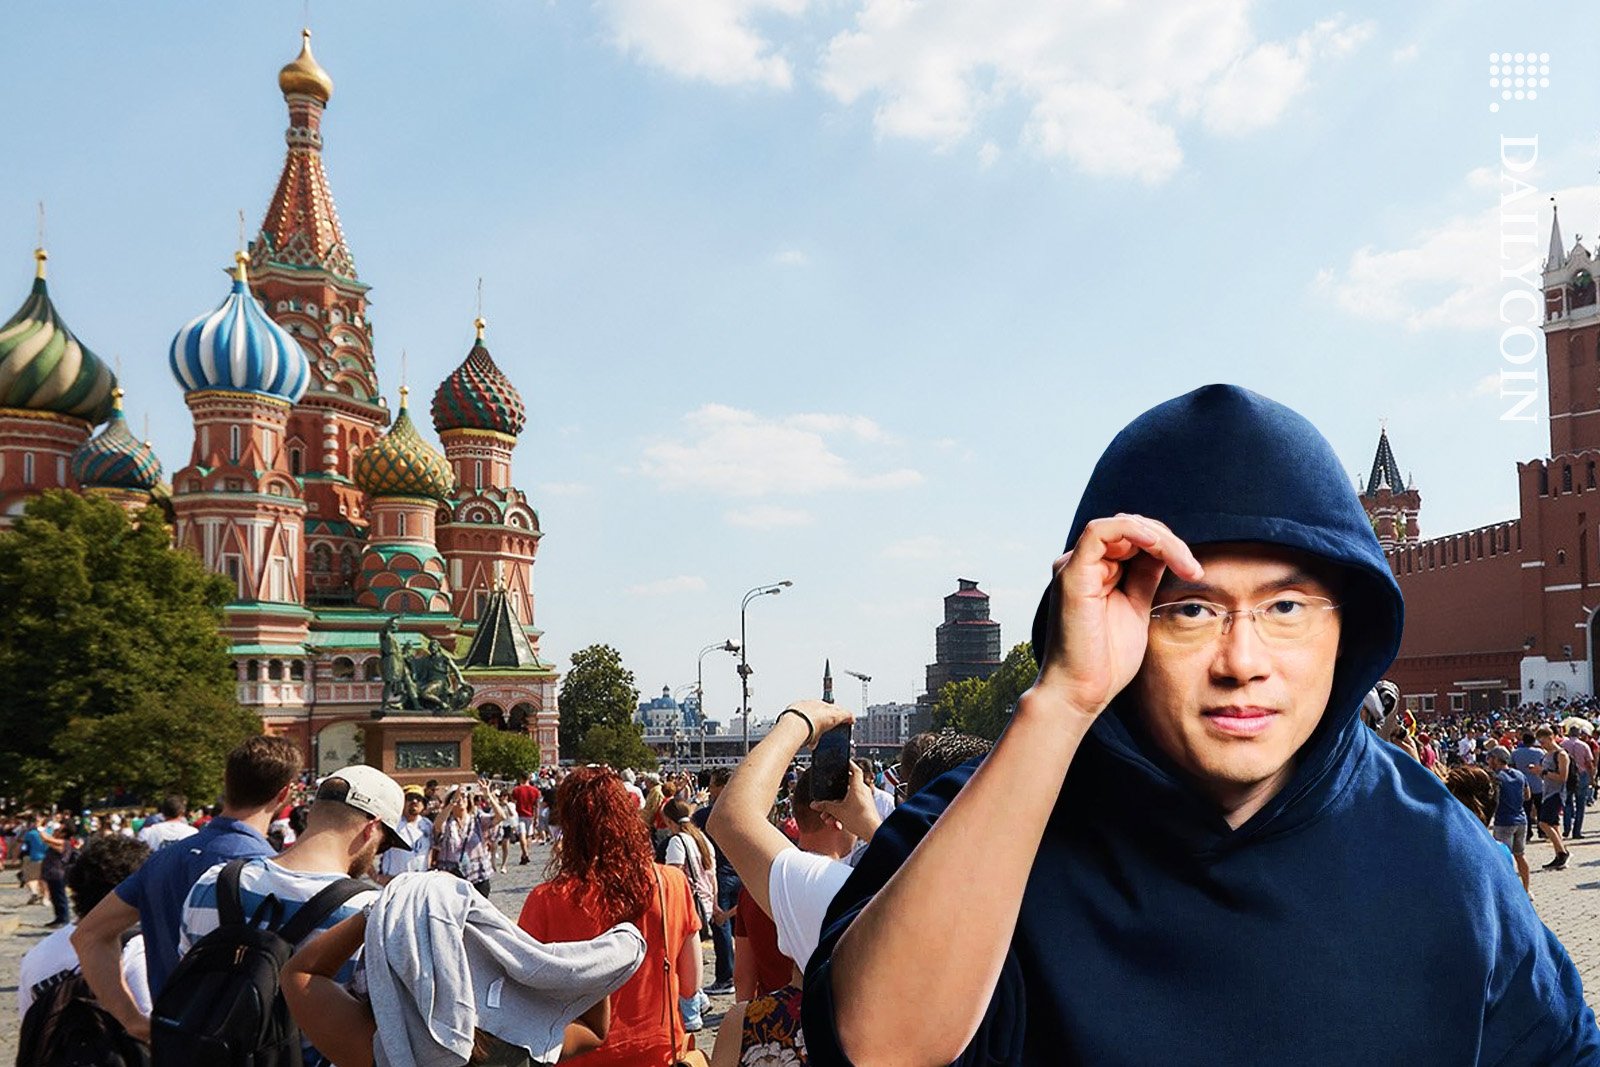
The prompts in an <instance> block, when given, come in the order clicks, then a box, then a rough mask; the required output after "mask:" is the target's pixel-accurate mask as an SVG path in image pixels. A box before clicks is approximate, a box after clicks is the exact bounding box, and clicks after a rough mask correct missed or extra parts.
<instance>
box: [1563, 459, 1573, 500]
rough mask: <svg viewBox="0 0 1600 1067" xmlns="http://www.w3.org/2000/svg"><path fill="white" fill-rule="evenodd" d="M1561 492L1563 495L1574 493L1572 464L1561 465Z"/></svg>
mask: <svg viewBox="0 0 1600 1067" xmlns="http://www.w3.org/2000/svg"><path fill="white" fill-rule="evenodd" d="M1561 491H1562V492H1563V493H1570V492H1572V464H1570V463H1564V464H1562V465H1561Z"/></svg>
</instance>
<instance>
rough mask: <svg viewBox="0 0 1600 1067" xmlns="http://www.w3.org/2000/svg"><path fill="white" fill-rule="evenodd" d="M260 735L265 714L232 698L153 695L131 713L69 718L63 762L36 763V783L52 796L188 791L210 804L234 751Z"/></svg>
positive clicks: (58, 740) (195, 693) (197, 693)
mask: <svg viewBox="0 0 1600 1067" xmlns="http://www.w3.org/2000/svg"><path fill="white" fill-rule="evenodd" d="M260 732H261V716H259V715H257V714H256V713H255V712H253V711H251V710H249V709H248V708H241V707H240V706H239V705H238V704H237V703H235V702H234V701H233V700H232V699H231V698H229V697H219V696H217V695H216V694H215V693H213V692H210V691H208V690H205V689H184V690H181V691H180V692H178V693H177V694H175V695H173V696H171V697H166V696H157V695H153V694H147V695H145V696H143V697H141V698H140V699H139V703H138V704H137V705H136V706H135V707H133V708H132V709H130V710H128V711H118V712H113V713H112V714H110V715H101V716H89V715H80V716H77V717H75V718H73V719H71V720H69V721H68V722H67V725H66V726H65V727H64V728H63V729H62V730H61V732H60V733H58V734H57V735H56V737H55V740H54V744H53V747H54V749H55V755H56V759H55V760H54V761H53V763H51V764H50V766H49V769H48V771H46V772H44V773H40V771H41V768H39V766H38V764H34V765H33V768H34V771H35V777H34V781H33V782H32V783H31V785H32V787H33V791H34V792H35V794H36V795H40V796H47V797H48V796H60V795H62V794H67V795H72V796H76V797H83V798H98V797H103V796H107V795H110V794H111V793H113V792H117V791H127V792H132V793H136V794H138V795H139V796H143V797H146V798H149V799H154V798H156V797H159V796H164V795H165V794H167V793H182V794H184V795H185V796H187V797H189V798H190V800H191V801H192V802H193V803H194V804H195V805H196V806H198V805H201V804H210V803H212V802H213V801H214V800H215V799H216V798H217V797H219V796H220V795H221V794H222V770H223V765H224V764H225V763H226V762H227V758H228V753H229V752H230V751H231V750H232V749H233V748H234V746H236V745H238V744H239V742H241V741H243V740H244V739H245V738H247V737H253V736H254V735H256V734H259V733H260Z"/></svg>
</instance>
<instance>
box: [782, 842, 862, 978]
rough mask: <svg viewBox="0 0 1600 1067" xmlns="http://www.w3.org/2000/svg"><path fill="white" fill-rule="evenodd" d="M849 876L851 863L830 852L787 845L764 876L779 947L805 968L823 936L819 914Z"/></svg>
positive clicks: (821, 913)
mask: <svg viewBox="0 0 1600 1067" xmlns="http://www.w3.org/2000/svg"><path fill="white" fill-rule="evenodd" d="M849 877H850V866H849V865H848V864H846V863H842V862H840V861H839V860H836V859H833V858H832V857H830V856H819V855H817V854H816V853H815V852H802V851H801V850H800V849H798V848H786V849H784V850H783V851H782V852H780V853H778V854H777V856H775V857H774V858H773V860H772V871H771V873H770V874H769V875H768V876H767V898H768V902H769V903H770V904H771V905H772V906H771V908H769V909H768V910H769V912H770V914H771V915H772V923H773V925H774V926H776V927H777V928H778V951H779V952H782V953H783V954H784V955H785V956H788V957H789V958H790V959H791V960H793V961H794V962H795V963H797V964H799V965H800V969H801V970H804V969H805V966H806V962H807V961H808V960H810V959H811V954H812V953H813V952H815V951H816V950H817V942H819V941H821V940H822V917H823V916H824V915H825V914H826V913H827V911H828V905H829V904H831V903H832V902H833V895H834V894H835V893H837V892H838V891H839V888H840V887H841V886H842V885H844V883H845V880H846V879H848V878H849Z"/></svg>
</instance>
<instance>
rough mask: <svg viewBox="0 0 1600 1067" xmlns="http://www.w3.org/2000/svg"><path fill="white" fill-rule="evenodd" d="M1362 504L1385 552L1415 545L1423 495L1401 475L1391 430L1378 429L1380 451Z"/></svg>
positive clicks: (1373, 462)
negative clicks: (1396, 460) (1391, 442)
mask: <svg viewBox="0 0 1600 1067" xmlns="http://www.w3.org/2000/svg"><path fill="white" fill-rule="evenodd" d="M1360 496H1361V506H1362V507H1364V508H1366V509H1367V518H1369V519H1371V520H1372V531H1373V533H1376V534H1377V535H1378V544H1379V545H1381V546H1382V547H1383V550H1384V551H1385V552H1387V551H1389V550H1390V549H1391V548H1394V547H1395V546H1397V545H1407V544H1415V543H1416V540H1417V513H1418V512H1420V511H1421V510H1422V494H1420V493H1418V492H1417V490H1416V487H1415V486H1413V485H1408V484H1407V483H1406V482H1405V481H1404V480H1403V479H1402V478H1401V477H1400V465H1399V464H1398V463H1396V462H1395V461H1394V450H1393V449H1391V448H1390V447H1389V431H1388V429H1387V428H1382V429H1380V430H1379V431H1378V451H1377V454H1376V455H1374V456H1373V457H1372V473H1371V474H1370V475H1368V476H1367V484H1366V485H1365V486H1363V487H1362V489H1361V493H1360Z"/></svg>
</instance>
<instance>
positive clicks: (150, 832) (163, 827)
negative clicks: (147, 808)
mask: <svg viewBox="0 0 1600 1067" xmlns="http://www.w3.org/2000/svg"><path fill="white" fill-rule="evenodd" d="M199 832H200V831H199V830H196V829H195V828H194V827H192V826H190V825H189V824H188V823H186V822H184V821H183V820H182V819H162V820H161V821H160V822H158V823H156V824H155V825H154V826H146V827H145V828H144V829H142V830H140V831H139V840H140V841H143V842H144V843H145V844H146V845H148V846H149V848H150V851H151V852H160V851H161V850H162V849H164V848H166V847H167V846H168V845H170V844H172V843H173V842H174V841H182V840H183V839H184V838H186V837H193V836H194V835H195V834H197V833H199Z"/></svg>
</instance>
